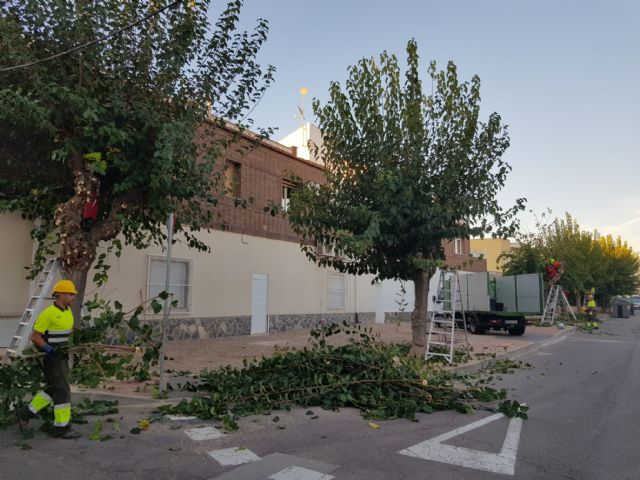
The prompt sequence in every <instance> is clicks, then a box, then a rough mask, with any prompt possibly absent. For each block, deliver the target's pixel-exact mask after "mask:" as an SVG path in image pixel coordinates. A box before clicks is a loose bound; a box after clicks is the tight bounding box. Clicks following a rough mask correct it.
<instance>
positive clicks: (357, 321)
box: [353, 275, 360, 323]
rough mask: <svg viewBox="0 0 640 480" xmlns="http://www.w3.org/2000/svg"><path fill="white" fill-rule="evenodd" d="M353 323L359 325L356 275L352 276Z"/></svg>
mask: <svg viewBox="0 0 640 480" xmlns="http://www.w3.org/2000/svg"><path fill="white" fill-rule="evenodd" d="M353 311H354V314H353V321H354V322H355V323H360V320H359V319H358V277H357V275H354V276H353Z"/></svg>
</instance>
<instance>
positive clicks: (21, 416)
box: [16, 407, 38, 432]
mask: <svg viewBox="0 0 640 480" xmlns="http://www.w3.org/2000/svg"><path fill="white" fill-rule="evenodd" d="M37 417H38V415H37V414H36V413H33V412H32V411H31V410H29V408H28V407H20V408H18V409H17V410H16V420H17V421H18V428H20V431H21V432H22V431H24V429H25V428H27V426H28V424H29V420H31V419H34V418H37Z"/></svg>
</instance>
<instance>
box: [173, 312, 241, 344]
mask: <svg viewBox="0 0 640 480" xmlns="http://www.w3.org/2000/svg"><path fill="white" fill-rule="evenodd" d="M250 333H251V317H215V318H172V319H170V320H169V322H168V325H167V339H168V340H169V341H171V340H203V339H206V338H217V337H236V336H239V335H249V334H250Z"/></svg>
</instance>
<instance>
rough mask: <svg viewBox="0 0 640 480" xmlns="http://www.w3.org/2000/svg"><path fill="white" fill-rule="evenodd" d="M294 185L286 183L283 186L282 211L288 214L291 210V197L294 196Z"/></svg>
mask: <svg viewBox="0 0 640 480" xmlns="http://www.w3.org/2000/svg"><path fill="white" fill-rule="evenodd" d="M293 189H294V185H293V184H291V183H289V182H284V183H283V184H282V204H281V206H282V211H284V212H286V211H288V210H289V205H290V204H291V195H292V194H293Z"/></svg>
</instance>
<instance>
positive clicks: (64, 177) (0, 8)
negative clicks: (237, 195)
mask: <svg viewBox="0 0 640 480" xmlns="http://www.w3.org/2000/svg"><path fill="white" fill-rule="evenodd" d="M169 3H170V1H169V0H162V1H157V2H156V1H154V2H140V1H128V2H122V1H119V0H106V1H101V2H86V1H72V0H51V1H47V2H42V1H39V0H9V1H5V2H2V3H1V4H0V68H3V67H11V66H15V65H20V64H23V63H28V62H32V61H35V60H38V59H42V58H46V57H48V56H50V55H52V54H56V53H59V52H62V51H65V50H68V49H70V48H72V47H76V46H78V45H82V44H85V43H87V42H89V41H92V40H95V39H97V38H99V37H102V36H104V35H107V34H110V33H113V32H115V31H117V30H119V29H123V28H125V27H127V26H128V25H130V24H132V23H134V22H136V21H138V20H140V19H142V17H144V16H146V15H148V14H151V13H153V12H157V11H158V10H159V9H160V8H161V7H164V6H165V5H168V4H169ZM212 3H213V2H211V1H210V0H199V1H197V2H187V1H185V2H180V3H178V4H177V5H176V6H175V7H173V8H170V9H167V10H165V11H163V12H162V13H160V14H158V15H155V16H153V17H151V18H150V19H149V20H147V21H144V22H142V23H140V24H139V25H137V26H135V27H133V28H126V29H125V31H124V32H122V33H121V34H119V35H116V36H114V37H112V38H110V39H109V40H108V41H102V42H97V43H94V44H93V45H91V46H89V47H87V48H83V49H81V50H79V51H76V52H74V53H71V54H68V55H63V56H61V57H59V58H57V59H56V60H54V61H48V62H42V63H38V64H36V65H33V66H30V67H28V68H23V69H18V70H12V71H7V72H0V168H1V169H2V172H3V175H2V176H1V177H0V192H2V196H1V197H0V212H2V211H19V212H21V213H22V214H23V215H24V216H25V217H26V218H28V219H32V220H33V219H36V218H41V219H43V222H42V224H41V225H40V226H39V227H38V228H36V229H34V232H32V236H33V238H34V239H35V240H37V241H38V243H39V246H40V249H39V251H38V254H37V257H36V265H40V262H41V261H42V258H43V257H46V256H47V255H48V253H50V252H51V251H52V249H51V246H52V245H55V244H57V243H59V242H60V240H64V239H69V238H71V237H74V242H75V243H74V245H76V247H77V246H78V245H80V246H81V247H82V248H81V249H80V250H79V251H78V252H75V254H76V255H77V256H80V257H82V258H84V259H85V260H90V262H89V264H90V263H91V262H92V261H93V257H92V255H94V254H95V248H96V247H97V245H98V243H99V242H100V241H105V240H111V239H114V238H115V237H116V236H117V235H118V234H119V233H122V234H123V235H124V239H125V242H126V243H128V244H133V245H135V246H136V247H138V248H143V247H145V246H148V245H149V244H152V243H155V244H162V243H163V242H164V241H165V240H166V236H165V233H164V232H163V229H162V226H163V224H164V222H165V221H166V218H167V214H168V212H171V211H174V212H176V213H177V217H176V218H177V222H176V230H177V231H181V232H183V235H184V236H185V237H186V243H187V244H188V245H189V246H190V247H195V248H199V249H204V250H206V249H207V246H206V245H205V244H204V243H203V242H201V241H199V240H198V239H197V238H196V237H195V236H194V234H193V232H197V231H198V230H201V229H203V228H209V227H210V226H211V225H212V222H213V220H214V219H215V218H217V217H216V215H215V214H214V210H213V209H212V208H210V207H211V206H214V205H215V204H216V202H217V195H218V191H219V189H218V186H219V184H220V172H219V170H220V169H219V168H218V169H216V168H215V162H216V160H217V159H218V158H219V157H220V156H221V155H222V153H223V152H224V151H225V150H226V149H227V148H229V146H230V145H232V144H233V143H235V142H236V141H237V140H238V138H239V135H240V134H241V132H242V130H243V128H245V127H246V126H248V125H250V124H251V121H250V120H248V119H247V116H248V114H249V113H250V110H251V108H252V106H254V105H255V104H256V102H258V101H259V100H260V99H261V98H262V96H263V94H264V92H265V89H266V88H267V87H268V85H269V84H270V83H271V82H272V80H273V73H274V69H273V67H271V66H269V67H267V68H263V67H261V66H260V65H259V64H258V63H257V61H256V57H257V55H258V53H259V51H260V48H261V46H262V45H263V44H264V42H265V41H266V37H267V33H268V24H267V22H266V20H263V19H259V20H258V21H257V24H256V26H255V29H254V30H253V31H249V32H247V31H237V29H238V27H239V22H240V11H241V8H242V3H243V2H242V0H229V1H228V2H227V4H226V6H223V8H221V9H220V10H219V12H220V15H219V17H218V18H217V20H215V21H213V22H212V20H211V19H210V17H209V14H210V13H211V11H210V10H211V9H210V7H211V4H212ZM226 122H234V123H235V124H237V125H239V128H238V129H237V130H236V131H235V134H234V133H229V134H228V135H222V136H221V135H219V133H220V132H217V133H218V134H215V135H214V133H213V128H210V129H208V130H207V129H206V128H205V129H203V126H204V125H205V124H207V123H208V124H209V126H211V127H213V126H214V125H215V126H218V127H221V126H222V127H226V125H227V124H226ZM262 133H263V134H267V133H268V132H266V131H265V132H262ZM223 137H224V138H223ZM94 184H95V185H98V187H99V201H100V214H99V218H98V221H97V224H96V225H95V226H94V227H93V228H92V229H91V231H90V232H84V231H82V230H81V228H80V219H79V216H80V211H79V210H78V209H77V205H80V206H81V205H82V202H84V200H85V199H86V198H87V195H88V192H87V189H89V188H90V187H91V186H92V185H94ZM74 196H75V197H79V199H80V202H77V203H75V204H73V205H72V204H70V203H69V202H68V201H69V200H70V199H71V198H72V197H74ZM60 207H61V208H60ZM66 209H72V210H73V209H75V210H73V211H70V212H67V211H66ZM65 212H66V213H69V215H70V216H68V217H65V222H63V224H62V225H56V222H57V221H59V220H56V222H54V218H56V216H58V217H59V216H60V215H61V213H65ZM187 226H188V228H186V227H187ZM63 227H65V228H68V229H70V231H69V232H68V236H67V237H64V236H62V237H61V232H60V229H61V228H63ZM70 244H71V242H67V243H66V244H63V247H62V248H63V250H64V249H65V248H67V247H66V246H65V245H70ZM76 247H68V248H70V249H71V252H70V253H69V252H68V253H69V257H66V256H65V257H64V258H65V259H69V258H71V256H72V254H73V253H74V252H73V248H76ZM84 247H87V251H86V253H85V252H84V250H83V249H84ZM76 250H78V249H77V248H76ZM78 264H81V265H85V264H84V263H79V260H78ZM72 266H77V265H72ZM87 269H88V267H87Z"/></svg>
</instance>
